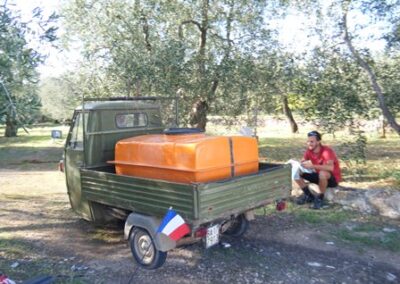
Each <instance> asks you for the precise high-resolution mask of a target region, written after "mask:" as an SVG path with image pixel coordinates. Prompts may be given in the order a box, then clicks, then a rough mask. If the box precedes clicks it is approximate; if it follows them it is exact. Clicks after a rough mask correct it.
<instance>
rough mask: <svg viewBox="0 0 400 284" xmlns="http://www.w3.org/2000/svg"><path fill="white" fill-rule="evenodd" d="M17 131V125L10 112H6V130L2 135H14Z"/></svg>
mask: <svg viewBox="0 0 400 284" xmlns="http://www.w3.org/2000/svg"><path fill="white" fill-rule="evenodd" d="M17 133H18V125H17V121H16V120H15V118H14V117H13V116H12V114H7V119H6V131H5V133H4V137H16V136H17Z"/></svg>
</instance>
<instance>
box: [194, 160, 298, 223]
mask: <svg viewBox="0 0 400 284" xmlns="http://www.w3.org/2000/svg"><path fill="white" fill-rule="evenodd" d="M260 166H261V167H262V166H263V167H264V168H265V169H261V170H260V171H259V172H258V173H257V174H254V175H249V176H243V177H238V178H235V179H231V180H227V181H223V182H214V183H207V184H199V185H198V187H197V190H198V192H197V194H198V198H197V201H198V206H197V208H198V212H197V213H198V214H196V215H197V216H196V217H197V218H198V219H199V220H198V221H199V222H200V223H204V222H208V221H211V220H214V219H218V218H221V217H226V216H229V215H231V214H236V213H241V212H244V211H247V210H249V209H253V208H256V207H259V206H262V205H265V204H268V203H271V202H274V201H275V200H277V199H282V198H287V197H289V196H290V192H291V189H292V181H291V166H290V165H266V164H264V165H262V164H260Z"/></svg>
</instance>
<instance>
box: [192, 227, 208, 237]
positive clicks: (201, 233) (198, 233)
mask: <svg viewBox="0 0 400 284" xmlns="http://www.w3.org/2000/svg"><path fill="white" fill-rule="evenodd" d="M206 235H207V228H198V229H197V230H196V232H195V233H194V236H195V237H196V238H204V237H205V236H206Z"/></svg>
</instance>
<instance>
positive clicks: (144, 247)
mask: <svg viewBox="0 0 400 284" xmlns="http://www.w3.org/2000/svg"><path fill="white" fill-rule="evenodd" d="M135 251H136V252H137V255H138V256H139V257H140V259H142V262H143V263H145V264H149V263H151V262H152V260H153V258H154V246H153V242H152V241H151V238H150V236H149V235H147V234H145V233H143V232H138V233H137V234H136V235H135Z"/></svg>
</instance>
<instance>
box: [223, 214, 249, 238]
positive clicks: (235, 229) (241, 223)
mask: <svg viewBox="0 0 400 284" xmlns="http://www.w3.org/2000/svg"><path fill="white" fill-rule="evenodd" d="M248 228H249V221H248V220H247V219H246V217H245V216H244V214H241V215H239V216H237V217H236V218H235V219H234V220H232V221H231V225H230V226H229V228H228V229H227V230H226V231H225V232H224V234H225V235H228V236H232V237H241V236H243V235H244V234H245V233H246V231H247V229H248Z"/></svg>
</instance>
